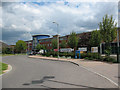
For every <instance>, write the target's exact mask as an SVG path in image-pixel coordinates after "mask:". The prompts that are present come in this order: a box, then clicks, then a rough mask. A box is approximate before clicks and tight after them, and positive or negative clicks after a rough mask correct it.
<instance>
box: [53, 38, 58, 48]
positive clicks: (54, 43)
mask: <svg viewBox="0 0 120 90" xmlns="http://www.w3.org/2000/svg"><path fill="white" fill-rule="evenodd" d="M56 48H57V39H53V40H52V49H56Z"/></svg>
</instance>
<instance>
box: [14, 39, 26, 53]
mask: <svg viewBox="0 0 120 90" xmlns="http://www.w3.org/2000/svg"><path fill="white" fill-rule="evenodd" d="M15 48H16V50H17V52H18V53H20V52H21V53H22V51H25V50H26V49H27V44H26V43H25V42H24V41H22V40H18V41H17V42H16V46H15Z"/></svg>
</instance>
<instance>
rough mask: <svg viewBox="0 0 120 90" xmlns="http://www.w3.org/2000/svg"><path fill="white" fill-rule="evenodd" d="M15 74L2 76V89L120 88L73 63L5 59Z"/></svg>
mask: <svg viewBox="0 0 120 90" xmlns="http://www.w3.org/2000/svg"><path fill="white" fill-rule="evenodd" d="M2 60H3V62H5V63H8V64H10V65H11V66H12V71H10V72H9V73H7V74H5V75H3V77H2V82H3V83H2V87H3V88H89V89H91V90H93V89H98V88H117V87H116V86H115V85H114V84H112V83H111V82H109V81H108V80H106V79H105V78H102V77H100V76H98V75H96V74H94V73H92V72H89V71H87V70H86V69H84V68H82V67H80V66H77V65H75V64H73V63H70V62H61V61H52V60H42V59H34V58H28V57H27V56H25V55H17V56H6V57H3V58H2Z"/></svg>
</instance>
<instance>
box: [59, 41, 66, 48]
mask: <svg viewBox="0 0 120 90" xmlns="http://www.w3.org/2000/svg"><path fill="white" fill-rule="evenodd" d="M66 46H67V43H66V41H65V40H63V41H62V42H61V44H60V47H61V48H65V47H66Z"/></svg>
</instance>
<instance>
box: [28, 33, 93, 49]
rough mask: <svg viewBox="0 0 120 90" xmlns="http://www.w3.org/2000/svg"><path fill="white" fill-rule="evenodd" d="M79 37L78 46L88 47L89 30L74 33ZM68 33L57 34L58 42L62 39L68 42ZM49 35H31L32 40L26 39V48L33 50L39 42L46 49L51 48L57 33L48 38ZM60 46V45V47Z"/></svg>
mask: <svg viewBox="0 0 120 90" xmlns="http://www.w3.org/2000/svg"><path fill="white" fill-rule="evenodd" d="M76 35H77V36H78V37H79V43H78V47H88V46H89V40H90V37H91V32H84V33H79V34H76ZM69 36H70V35H66V36H59V43H60V44H61V42H62V41H63V40H64V41H66V43H67V42H68V38H69ZM49 37H50V36H49V35H33V40H30V41H26V42H27V46H28V49H27V51H32V50H35V47H36V45H37V44H38V43H39V44H40V45H43V46H46V48H47V49H48V50H50V49H52V40H53V39H55V38H57V35H53V37H51V38H49ZM60 48H61V47H60ZM66 48H69V46H66Z"/></svg>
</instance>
